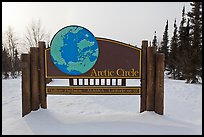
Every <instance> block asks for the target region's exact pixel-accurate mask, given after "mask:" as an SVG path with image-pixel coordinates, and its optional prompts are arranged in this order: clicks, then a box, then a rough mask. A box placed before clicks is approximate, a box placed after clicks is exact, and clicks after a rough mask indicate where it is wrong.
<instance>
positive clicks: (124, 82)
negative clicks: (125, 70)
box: [122, 78, 126, 86]
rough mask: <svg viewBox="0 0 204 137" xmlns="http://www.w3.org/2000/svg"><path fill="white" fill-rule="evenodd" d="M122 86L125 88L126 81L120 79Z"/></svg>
mask: <svg viewBox="0 0 204 137" xmlns="http://www.w3.org/2000/svg"><path fill="white" fill-rule="evenodd" d="M122 86H126V79H125V78H122Z"/></svg>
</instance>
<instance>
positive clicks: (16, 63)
mask: <svg viewBox="0 0 204 137" xmlns="http://www.w3.org/2000/svg"><path fill="white" fill-rule="evenodd" d="M18 54H19V53H18V50H17V49H15V52H14V62H13V63H14V65H13V66H14V70H15V75H14V77H15V78H16V77H17V75H19V72H20V70H21V66H20V63H21V62H20V59H19V57H18ZM17 73H18V74H17Z"/></svg>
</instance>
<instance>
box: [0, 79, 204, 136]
mask: <svg viewBox="0 0 204 137" xmlns="http://www.w3.org/2000/svg"><path fill="white" fill-rule="evenodd" d="M164 82H165V92H164V115H158V114H156V113H155V112H153V111H145V112H143V113H140V112H139V111H140V110H139V109H140V96H139V95H48V97H47V105H48V108H47V109H39V110H37V111H32V112H31V113H30V114H28V115H26V116H24V117H22V116H21V111H22V108H21V107H22V97H21V96H22V93H21V78H18V79H9V80H2V134H3V135H8V134H11V135H16V134H22V135H40V134H41V135H45V134H46V135H56V134H57V135H80V134H82V135H87V134H88V135H92V134H94V135H107V134H108V135H113V134H114V135H131V134H134V135H149V134H151V135H201V134H202V85H201V84H186V83H185V81H183V80H171V79H168V78H165V81H164ZM58 83H59V84H60V83H61V82H59V81H58ZM64 84H66V83H64Z"/></svg>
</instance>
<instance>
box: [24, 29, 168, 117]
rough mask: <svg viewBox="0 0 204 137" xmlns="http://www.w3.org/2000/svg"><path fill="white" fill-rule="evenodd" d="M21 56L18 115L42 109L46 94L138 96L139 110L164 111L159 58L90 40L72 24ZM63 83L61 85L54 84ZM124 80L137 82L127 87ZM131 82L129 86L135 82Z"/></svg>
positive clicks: (150, 51)
mask: <svg viewBox="0 0 204 137" xmlns="http://www.w3.org/2000/svg"><path fill="white" fill-rule="evenodd" d="M45 47H46V46H45V42H38V47H31V48H30V51H31V52H30V53H28V54H22V55H21V60H22V65H23V67H22V116H25V115H27V114H28V113H30V112H31V111H36V110H38V109H39V108H40V107H41V108H44V109H46V108H47V95H140V103H141V104H140V112H144V111H155V112H156V113H158V114H160V115H163V110H164V58H165V57H164V54H163V53H157V52H156V49H155V47H148V41H146V40H144V41H142V49H140V48H138V47H135V46H133V45H130V44H126V43H123V42H119V41H116V40H111V39H107V38H99V37H94V35H93V34H92V33H91V32H90V31H89V30H87V29H86V28H83V27H80V26H76V25H72V26H67V27H64V28H62V29H61V30H59V31H58V32H57V33H56V34H55V36H54V37H53V39H52V41H51V47H50V48H45ZM57 79H58V80H63V81H64V82H65V83H64V85H60V84H59V85H56V84H55V82H56V81H57ZM129 80H135V81H137V82H136V84H134V85H131V84H129V82H130V81H129ZM135 81H134V82H135Z"/></svg>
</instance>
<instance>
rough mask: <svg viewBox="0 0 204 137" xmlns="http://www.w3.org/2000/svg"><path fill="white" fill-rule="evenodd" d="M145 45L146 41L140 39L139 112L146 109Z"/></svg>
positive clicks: (146, 44)
mask: <svg viewBox="0 0 204 137" xmlns="http://www.w3.org/2000/svg"><path fill="white" fill-rule="evenodd" d="M147 47H148V41H146V40H144V41H142V64H141V65H142V66H141V67H142V72H141V73H142V78H141V79H142V81H141V90H142V93H141V96H140V112H144V111H145V110H146V100H147Z"/></svg>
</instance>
